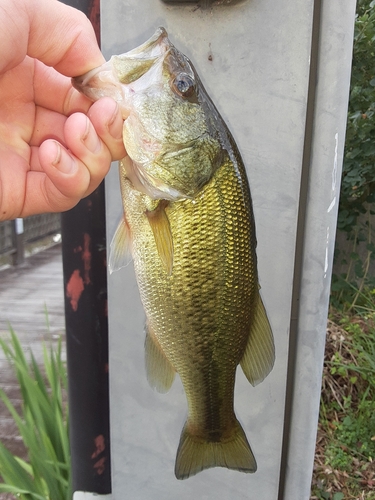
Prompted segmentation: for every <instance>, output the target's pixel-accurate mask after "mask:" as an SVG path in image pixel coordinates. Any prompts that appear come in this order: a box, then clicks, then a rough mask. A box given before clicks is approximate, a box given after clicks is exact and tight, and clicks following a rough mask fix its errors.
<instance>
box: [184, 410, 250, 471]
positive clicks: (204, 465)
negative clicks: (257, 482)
mask: <svg viewBox="0 0 375 500" xmlns="http://www.w3.org/2000/svg"><path fill="white" fill-rule="evenodd" d="M210 467H227V468H228V469H234V470H238V471H240V472H255V471H256V470H257V464H256V461H255V458H254V455H253V452H252V451H251V448H250V445H249V443H248V441H247V439H246V435H245V432H244V430H243V429H242V427H241V424H240V423H239V422H238V421H237V420H236V421H235V424H234V427H233V431H232V433H231V435H230V437H228V438H225V439H222V440H221V441H204V440H203V439H200V438H198V437H196V436H194V435H193V434H191V433H190V432H189V430H188V427H187V424H185V426H184V428H183V430H182V433H181V438H180V444H179V446H178V450H177V457H176V465H175V475H176V477H177V479H187V478H188V477H190V476H194V474H197V473H198V472H201V471H202V470H204V469H209V468H210Z"/></svg>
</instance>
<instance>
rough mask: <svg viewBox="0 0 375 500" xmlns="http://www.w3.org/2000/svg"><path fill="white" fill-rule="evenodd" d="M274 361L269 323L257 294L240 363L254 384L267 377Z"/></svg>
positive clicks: (273, 348)
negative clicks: (247, 338)
mask: <svg viewBox="0 0 375 500" xmlns="http://www.w3.org/2000/svg"><path fill="white" fill-rule="evenodd" d="M274 362H275V346H274V342H273V335H272V330H271V325H270V323H269V321H268V318H267V313H266V310H265V308H264V305H263V301H262V298H261V296H260V294H258V299H257V301H256V305H255V311H254V317H253V322H252V324H251V329H250V335H249V340H248V342H247V346H246V349H245V352H244V355H243V357H242V359H241V362H240V364H241V368H242V370H243V372H244V374H245V375H246V378H247V379H248V381H249V382H250V384H252V385H254V386H255V385H257V384H259V383H260V382H262V381H263V380H264V379H265V378H266V377H267V375H268V374H269V372H270V371H271V370H272V367H273V364H274Z"/></svg>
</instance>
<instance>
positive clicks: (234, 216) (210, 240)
mask: <svg viewBox="0 0 375 500" xmlns="http://www.w3.org/2000/svg"><path fill="white" fill-rule="evenodd" d="M142 58H143V59H144V61H145V65H144V67H143V66H142ZM112 59H113V58H112ZM129 59H131V64H129V61H128V60H129ZM134 59H137V62H136V63H135V62H134ZM121 61H123V62H124V64H121ZM110 63H111V61H109V63H106V65H104V66H103V67H102V69H101V68H98V70H96V71H94V73H92V72H90V74H89V75H84V76H83V77H79V78H78V79H74V82H73V83H74V85H75V86H76V88H78V89H79V90H80V91H82V92H83V93H85V94H86V95H88V96H89V97H91V98H92V99H96V98H99V97H100V96H101V95H103V92H105V90H106V89H107V90H108V92H107V95H112V96H113V97H115V98H117V100H118V102H119V103H120V106H122V109H123V110H124V111H123V114H124V118H125V117H126V119H125V122H124V144H125V147H126V150H127V152H128V156H127V157H126V158H124V159H123V160H122V161H121V162H120V184H121V192H122V201H123V208H124V220H123V221H122V222H121V224H120V227H119V229H118V231H117V232H116V235H115V238H114V241H113V243H112V251H111V252H112V253H111V257H110V267H111V269H112V270H115V269H117V268H119V267H121V265H122V263H123V260H124V259H125V253H126V249H127V248H130V251H131V254H132V257H133V260H134V267H135V272H136V277H137V282H138V287H139V291H140V296H141V300H142V304H143V307H144V310H145V314H146V322H147V325H146V341H145V359H146V371H147V378H148V380H149V382H150V385H151V387H153V388H155V389H156V390H158V391H159V392H167V391H168V389H169V388H170V387H171V385H172V383H173V380H174V377H175V373H178V375H179V376H180V378H181V381H182V384H183V387H184V390H185V393H186V398H187V405H188V417H187V421H186V423H185V425H184V428H183V430H182V434H181V438H180V444H179V446H178V450H177V457H176V464H175V475H176V477H177V478H178V479H185V478H188V477H190V476H192V475H194V474H197V473H198V472H200V471H202V470H204V469H207V468H210V467H226V468H229V469H234V470H238V471H241V472H255V471H256V469H257V464H256V460H255V458H254V455H253V453H252V451H251V448H250V445H249V443H248V440H247V438H246V435H245V432H244V430H243V429H242V427H241V424H240V423H239V422H238V420H237V417H236V415H235V412H234V385H235V375H236V369H237V366H238V365H239V364H240V365H241V367H242V370H243V372H244V373H245V375H246V377H247V379H248V380H249V382H250V383H251V384H252V385H256V384H257V383H259V382H261V381H262V380H263V379H264V378H265V377H266V376H267V375H268V373H269V372H270V371H271V369H272V366H273V364H274V358H275V352H274V343H273V336H272V331H271V327H270V324H269V321H268V319H267V314H266V311H265V308H264V306H263V303H262V300H261V297H260V294H259V285H258V274H257V258H256V237H255V223H254V216H253V211H252V202H251V197H250V189H249V185H248V181H247V178H246V171H245V167H244V165H243V162H242V159H241V156H240V154H239V152H238V149H237V147H236V144H235V142H234V140H233V138H232V136H231V134H230V133H229V131H228V129H227V127H226V125H225V123H224V122H223V120H222V118H221V117H220V115H219V114H218V112H217V110H216V108H215V107H214V105H213V104H212V101H211V100H210V98H209V97H208V95H207V93H206V92H205V90H204V88H203V86H202V83H201V82H200V80H199V77H198V75H197V73H196V71H195V69H194V68H193V66H192V64H191V63H190V61H189V60H188V59H187V58H186V57H185V56H184V55H183V54H181V52H179V51H178V50H177V49H176V48H175V47H174V46H173V45H172V44H171V42H170V41H169V39H168V36H167V33H166V32H165V30H164V29H163V28H160V29H159V30H157V32H156V33H155V35H154V36H153V37H152V38H151V39H150V40H148V41H147V42H146V43H145V44H143V45H142V46H140V47H138V48H137V49H134V50H133V51H130V52H128V53H126V54H123V55H121V56H116V59H115V63H113V64H112V66H108V65H110ZM109 68H111V71H112V76H111V78H110V82H107V83H106V80H105V77H104V76H103V75H104V73H105V72H106V73H105V74H108V71H109ZM127 68H130V69H129V74H128V75H127V74H126V71H127ZM101 72H102V74H101ZM130 72H131V73H130ZM100 75H101V76H100ZM138 75H140V76H138ZM98 76H100V78H98ZM98 82H99V83H98ZM113 82H115V85H114V84H113ZM116 85H117V86H116ZM114 88H115V90H114ZM99 94H100V95H99ZM119 94H121V98H120V99H119V98H118V95H119ZM116 96H117V97H116Z"/></svg>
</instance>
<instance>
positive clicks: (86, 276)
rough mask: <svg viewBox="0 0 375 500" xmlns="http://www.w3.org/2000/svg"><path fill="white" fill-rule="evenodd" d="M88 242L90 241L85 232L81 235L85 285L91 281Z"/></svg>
mask: <svg viewBox="0 0 375 500" xmlns="http://www.w3.org/2000/svg"><path fill="white" fill-rule="evenodd" d="M90 243H91V238H90V235H89V234H87V233H85V234H84V235H83V252H82V260H83V269H84V283H85V285H89V284H90V283H91V280H90V271H91V250H90Z"/></svg>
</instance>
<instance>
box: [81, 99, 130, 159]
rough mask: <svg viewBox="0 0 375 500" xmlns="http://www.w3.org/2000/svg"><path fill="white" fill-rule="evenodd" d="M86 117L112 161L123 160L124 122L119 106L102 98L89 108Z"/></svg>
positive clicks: (124, 153)
mask: <svg viewBox="0 0 375 500" xmlns="http://www.w3.org/2000/svg"><path fill="white" fill-rule="evenodd" d="M88 117H89V118H90V120H91V123H92V124H93V126H94V127H95V130H96V133H97V134H98V136H99V137H100V138H101V140H102V141H103V142H104V144H105V145H106V146H107V148H108V149H109V151H110V153H111V156H112V160H120V159H121V158H123V157H124V156H125V155H126V151H125V146H124V142H123V140H122V128H123V123H124V120H123V119H122V116H121V111H120V107H119V105H118V104H117V103H116V102H115V101H114V100H113V99H111V98H110V97H103V98H102V99H99V101H97V102H95V103H94V104H93V105H92V106H91V108H90V109H89V112H88Z"/></svg>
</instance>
